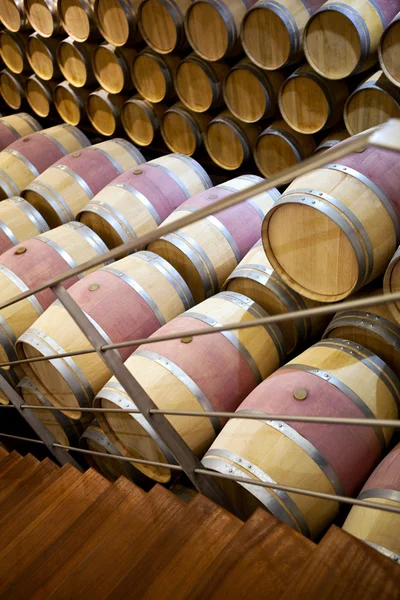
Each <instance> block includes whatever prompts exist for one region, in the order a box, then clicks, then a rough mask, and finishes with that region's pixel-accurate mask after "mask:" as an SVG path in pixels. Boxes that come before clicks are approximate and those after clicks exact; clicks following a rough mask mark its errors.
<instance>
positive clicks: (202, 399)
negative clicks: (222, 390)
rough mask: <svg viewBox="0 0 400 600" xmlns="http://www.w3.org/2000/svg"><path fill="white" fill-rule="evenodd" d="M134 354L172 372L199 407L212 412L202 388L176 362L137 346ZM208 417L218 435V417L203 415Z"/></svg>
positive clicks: (219, 427)
mask: <svg viewBox="0 0 400 600" xmlns="http://www.w3.org/2000/svg"><path fill="white" fill-rule="evenodd" d="M134 356H142V357H144V358H148V359H149V360H152V361H154V362H156V363H157V364H159V365H161V366H162V367H164V368H165V369H166V370H167V371H169V372H170V373H172V375H174V377H176V378H177V379H179V381H180V382H181V383H183V385H184V386H185V387H186V388H187V389H188V390H189V391H190V393H191V394H192V395H193V396H194V397H195V398H196V400H197V401H198V402H199V404H200V405H201V407H202V408H203V409H204V411H206V412H214V407H213V405H212V403H211V402H210V400H209V399H208V398H207V396H206V395H205V393H204V392H203V390H202V389H201V388H200V387H199V386H198V385H197V383H196V382H195V381H194V380H193V379H192V378H191V377H190V376H189V375H188V374H187V373H185V371H184V370H183V369H181V368H180V367H179V366H178V365H177V364H176V363H174V362H172V361H171V360H170V359H169V358H165V357H164V356H162V355H161V354H158V352H153V351H152V350H145V349H141V348H139V350H136V352H135V353H134ZM204 418H208V419H209V420H210V422H211V425H212V426H213V429H214V432H215V435H218V434H219V433H220V431H221V429H222V426H221V423H220V420H219V419H218V417H204Z"/></svg>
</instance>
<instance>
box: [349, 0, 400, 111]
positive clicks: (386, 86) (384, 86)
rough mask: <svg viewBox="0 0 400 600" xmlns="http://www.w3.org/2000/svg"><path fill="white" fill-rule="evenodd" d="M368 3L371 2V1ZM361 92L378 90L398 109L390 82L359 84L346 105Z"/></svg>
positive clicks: (398, 94)
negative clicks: (386, 95)
mask: <svg viewBox="0 0 400 600" xmlns="http://www.w3.org/2000/svg"><path fill="white" fill-rule="evenodd" d="M369 1H370V2H371V0H369ZM363 90H378V91H382V92H385V93H386V94H388V96H390V97H391V98H392V100H394V102H395V104H396V105H397V108H400V91H399V90H398V88H397V87H395V86H394V85H393V84H392V83H390V82H385V81H379V78H378V79H376V80H375V81H374V82H371V83H368V82H367V81H366V82H365V83H363V84H361V85H360V86H359V87H358V88H356V89H355V90H354V92H353V93H352V94H350V96H349V97H348V98H347V101H346V105H348V104H349V103H350V101H351V99H352V98H354V96H356V95H357V94H358V92H362V91H363Z"/></svg>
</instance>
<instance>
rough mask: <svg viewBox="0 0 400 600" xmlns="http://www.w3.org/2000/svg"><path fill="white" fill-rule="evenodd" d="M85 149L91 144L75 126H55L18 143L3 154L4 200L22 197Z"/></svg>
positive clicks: (0, 182) (0, 191) (0, 195)
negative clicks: (45, 175) (61, 161)
mask: <svg viewBox="0 0 400 600" xmlns="http://www.w3.org/2000/svg"><path fill="white" fill-rule="evenodd" d="M85 146H90V142H89V140H88V139H87V137H86V136H85V135H84V134H83V133H82V132H81V131H79V129H77V128H76V127H72V126H71V125H55V126H54V127H50V128H49V129H43V130H42V131H37V132H36V133H32V134H31V135H25V136H24V137H22V138H21V139H19V140H16V141H15V142H13V143H12V144H10V145H9V146H7V148H5V149H4V150H3V151H2V152H1V154H0V199H1V200H3V199H4V198H9V197H10V196H18V195H19V193H20V191H21V190H23V189H24V188H25V187H26V186H27V185H28V184H29V183H31V181H33V180H34V179H35V177H38V176H39V175H40V173H43V171H45V170H46V169H47V168H48V167H49V166H50V165H52V164H53V163H55V162H56V161H57V160H59V159H60V158H62V157H63V156H65V155H66V154H68V153H69V152H76V151H78V150H80V149H81V148H84V147H85Z"/></svg>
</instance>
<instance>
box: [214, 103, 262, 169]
mask: <svg viewBox="0 0 400 600" xmlns="http://www.w3.org/2000/svg"><path fill="white" fill-rule="evenodd" d="M260 132H261V127H260V125H259V124H255V123H243V122H242V121H239V119H237V118H236V117H234V116H233V114H232V113H231V112H230V111H229V110H223V111H222V112H221V113H220V114H219V115H218V116H216V117H215V118H214V119H213V120H212V121H211V122H210V123H209V125H208V128H207V132H206V135H205V139H204V145H205V147H206V150H207V152H208V154H209V155H210V157H211V158H212V160H213V161H214V162H215V163H216V164H217V165H218V166H219V167H222V168H223V169H227V170H228V171H233V170H234V169H238V168H239V167H240V166H241V165H242V164H243V163H245V162H247V161H248V160H249V159H250V157H251V154H252V151H253V148H254V145H255V143H256V140H257V138H258V136H259V134H260Z"/></svg>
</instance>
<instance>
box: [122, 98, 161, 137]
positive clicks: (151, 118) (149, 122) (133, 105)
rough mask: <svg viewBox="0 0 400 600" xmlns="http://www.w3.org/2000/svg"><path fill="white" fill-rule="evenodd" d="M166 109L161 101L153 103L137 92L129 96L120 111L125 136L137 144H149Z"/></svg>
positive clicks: (156, 132) (158, 127)
mask: <svg viewBox="0 0 400 600" xmlns="http://www.w3.org/2000/svg"><path fill="white" fill-rule="evenodd" d="M166 110H167V106H166V105H165V104H162V103H157V104H154V103H152V102H149V101H148V100H146V99H145V98H142V96H140V95H139V94H137V95H136V96H132V98H129V100H127V101H126V102H125V104H124V107H123V109H122V112H121V122H122V126H123V128H124V129H125V133H126V134H127V136H128V137H129V138H130V139H131V140H132V142H134V143H135V144H138V145H139V146H149V145H150V144H151V143H152V142H153V140H154V138H155V137H156V136H157V134H158V131H159V130H160V127H161V119H162V117H163V114H164V113H165V111H166Z"/></svg>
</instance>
